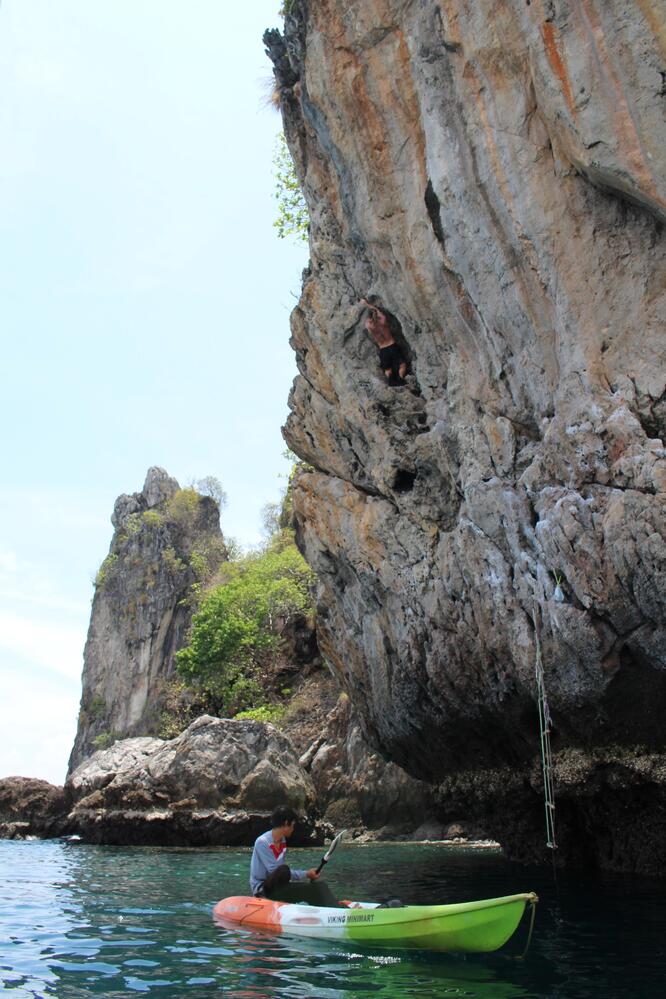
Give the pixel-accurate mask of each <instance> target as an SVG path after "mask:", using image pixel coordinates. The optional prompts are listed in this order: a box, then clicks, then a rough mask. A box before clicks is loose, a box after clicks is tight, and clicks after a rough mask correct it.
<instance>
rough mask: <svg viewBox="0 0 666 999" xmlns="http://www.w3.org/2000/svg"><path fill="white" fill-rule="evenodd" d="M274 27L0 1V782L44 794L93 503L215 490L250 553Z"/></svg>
mask: <svg viewBox="0 0 666 999" xmlns="http://www.w3.org/2000/svg"><path fill="white" fill-rule="evenodd" d="M278 8H279V2H278V0H253V2H252V3H251V4H233V5H232V4H223V3H220V2H219V0H192V2H191V3H188V4H182V3H169V2H165V0H113V2H112V3H96V2H91V0H58V2H57V3H56V2H53V0H3V2H2V4H0V94H1V95H2V100H1V102H0V147H1V148H2V156H0V295H1V297H2V302H3V315H2V328H1V333H0V335H1V336H2V358H3V384H2V393H0V408H1V412H0V416H1V426H2V454H3V461H2V465H1V470H0V690H1V691H2V696H1V698H0V731H1V733H2V737H1V739H0V777H2V776H8V775H10V774H19V775H22V776H34V777H42V778H45V779H47V780H50V781H52V782H54V783H61V782H62V780H63V779H64V775H65V769H66V765H67V757H68V755H69V751H70V749H71V746H72V743H73V739H74V733H75V727H76V716H77V712H78V700H79V696H80V674H81V666H82V654H83V646H84V643H85V636H86V631H87V626H88V620H89V615H90V600H91V597H92V580H93V578H94V575H95V572H96V570H97V567H98V566H99V564H100V562H101V561H102V559H103V558H104V556H105V555H106V552H107V551H108V546H109V542H110V540H111V535H112V527H111V523H110V519H109V518H110V515H111V512H112V509H113V503H114V500H115V498H116V497H117V496H118V495H119V494H120V493H123V492H135V491H137V490H140V489H141V487H142V485H143V481H144V478H145V474H146V471H147V469H148V468H149V467H150V466H151V465H161V466H163V467H164V468H166V469H167V471H168V472H169V474H171V475H173V476H175V477H176V478H177V479H178V480H179V481H180V483H181V485H187V484H188V483H189V482H191V481H192V480H194V479H197V478H201V477H203V476H206V475H214V476H217V477H218V478H219V479H220V480H221V481H222V483H223V485H224V488H225V489H226V492H227V494H228V497H229V506H228V508H227V510H225V511H224V512H223V516H222V527H223V530H224V532H225V533H226V534H227V535H228V536H231V537H235V538H237V539H238V540H239V541H240V542H241V543H243V544H245V545H251V544H253V543H256V542H257V541H258V540H259V536H260V511H261V508H262V507H263V505H264V504H265V503H267V502H269V501H271V500H275V499H277V498H278V496H279V493H280V490H281V488H282V487H283V485H284V479H283V478H281V476H283V475H284V474H285V472H286V470H287V466H286V462H285V460H284V458H283V457H282V451H283V449H284V444H283V442H282V439H281V436H280V425H281V424H282V423H283V422H284V419H285V416H286V413H287V404H286V400H287V395H288V391H289V387H290V384H291V381H292V379H293V377H294V374H295V365H294V360H293V355H292V353H291V351H290V348H289V346H288V339H289V327H288V317H289V312H290V311H291V309H292V308H293V306H294V304H295V301H296V296H297V294H298V289H299V285H300V272H301V269H302V267H304V266H305V265H306V263H307V250H306V249H305V248H304V247H303V246H302V245H301V246H297V245H293V244H292V245H289V244H288V243H286V242H281V241H280V240H278V239H277V237H276V236H275V233H274V230H273V228H272V222H273V219H274V217H275V201H274V197H273V189H274V178H273V171H272V158H273V150H274V145H275V139H276V136H277V133H278V131H279V128H280V122H279V117H278V115H277V114H276V113H275V112H274V111H273V110H272V109H271V108H269V107H268V105H267V101H266V95H267V93H268V91H269V90H270V78H271V67H270V63H269V61H268V59H267V57H266V56H265V55H264V52H263V45H262V42H261V36H262V33H263V31H264V29H265V28H267V27H275V26H279V24H280V19H279V17H278V15H277V11H278Z"/></svg>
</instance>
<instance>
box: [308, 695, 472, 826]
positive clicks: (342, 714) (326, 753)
mask: <svg viewBox="0 0 666 999" xmlns="http://www.w3.org/2000/svg"><path fill="white" fill-rule="evenodd" d="M300 763H301V764H302V765H303V766H304V767H305V768H306V770H307V771H308V773H309V774H310V777H311V778H312V782H313V784H314V787H315V791H316V793H317V805H318V808H319V810H320V812H321V814H322V817H323V819H324V820H325V821H326V822H328V823H329V824H330V825H331V826H333V827H334V828H336V829H340V828H343V827H344V828H347V829H356V830H366V835H368V834H369V835H370V836H371V838H380V839H382V838H386V839H393V838H398V837H400V838H403V837H412V838H414V839H420V838H424V839H432V838H439V839H441V838H442V837H443V836H444V833H445V830H444V826H443V825H442V822H441V821H440V808H439V801H438V795H437V794H436V792H435V790H434V788H432V787H431V786H430V785H429V784H427V783H425V782H424V781H420V780H416V779H415V778H414V777H410V776H409V774H407V773H405V771H404V770H402V769H401V768H400V767H399V766H397V765H396V764H395V763H387V762H386V760H384V759H382V757H381V756H380V755H379V754H378V753H375V752H373V751H372V749H371V748H370V747H369V746H368V744H367V743H366V741H365V739H364V738H363V735H362V732H361V727H360V725H359V723H358V721H356V719H355V718H354V716H353V714H352V711H351V703H350V701H349V698H348V697H347V696H346V695H344V694H343V695H342V696H341V697H340V698H339V700H338V703H337V704H336V706H335V707H334V708H333V710H332V711H331V712H330V713H329V715H328V717H327V719H326V722H325V725H324V727H323V731H322V734H321V735H320V737H319V738H318V739H316V740H315V741H314V742H313V743H312V744H311V745H310V746H309V748H308V749H307V750H306V752H305V753H303V755H302V756H301V758H300ZM461 814H465V813H464V812H462V813H461Z"/></svg>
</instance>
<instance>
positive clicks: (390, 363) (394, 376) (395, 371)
mask: <svg viewBox="0 0 666 999" xmlns="http://www.w3.org/2000/svg"><path fill="white" fill-rule="evenodd" d="M379 363H380V364H381V367H382V371H389V370H390V372H391V375H390V377H389V385H403V384H404V379H402V378H401V377H400V365H401V364H405V363H406V358H405V355H404V354H403V352H402V351H401V350H400V347H399V346H398V345H397V343H390V344H389V345H388V347H380V348H379Z"/></svg>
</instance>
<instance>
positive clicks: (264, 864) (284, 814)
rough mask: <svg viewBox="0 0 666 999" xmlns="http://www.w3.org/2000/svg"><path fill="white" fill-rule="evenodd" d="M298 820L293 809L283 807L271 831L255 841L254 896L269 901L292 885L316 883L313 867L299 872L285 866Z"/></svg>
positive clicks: (272, 823) (276, 816)
mask: <svg viewBox="0 0 666 999" xmlns="http://www.w3.org/2000/svg"><path fill="white" fill-rule="evenodd" d="M297 819H298V816H297V814H296V812H295V811H294V809H293V808H289V807H287V806H281V807H279V808H276V809H275V811H274V812H273V814H272V815H271V828H270V829H269V830H268V832H265V833H262V834H261V836H258V837H257V839H256V840H255V844H254V850H253V851H252V861H251V863H250V888H251V890H252V894H253V895H260V896H263V897H265V898H270V897H271V896H272V895H273V893H275V892H277V891H279V890H280V889H281V888H284V886H285V885H288V884H289V883H290V882H292V881H308V880H309V881H310V882H313V881H316V880H317V878H318V877H319V874H318V873H317V871H316V870H315V869H314V867H313V868H312V869H311V870H309V871H296V870H294V869H293V868H291V867H289V866H288V865H287V864H285V862H284V861H285V857H286V855H287V840H288V839H289V837H290V836H291V834H292V833H293V831H294V829H295V827H296V820H297Z"/></svg>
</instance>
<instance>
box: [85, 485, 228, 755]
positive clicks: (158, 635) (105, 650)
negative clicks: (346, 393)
mask: <svg viewBox="0 0 666 999" xmlns="http://www.w3.org/2000/svg"><path fill="white" fill-rule="evenodd" d="M111 522H112V524H113V526H114V528H115V532H114V535H113V540H112V542H111V547H110V549H109V554H108V556H107V558H106V559H105V560H104V562H103V563H102V566H101V568H100V570H99V572H98V574H97V580H96V584H95V596H94V599H93V606H92V615H91V620H90V627H89V630H88V640H87V643H86V647H85V652H84V665H83V677H82V696H81V710H80V714H79V724H78V730H77V734H76V741H75V743H74V748H73V750H72V755H71V757H70V761H69V771H70V773H71V771H72V770H73V769H74V768H75V767H77V766H78V765H79V763H80V762H81V761H82V760H83V759H85V757H86V756H89V755H90V753H92V752H94V751H95V749H96V748H100V746H104V745H105V744H107V745H108V744H109V743H110V742H112V741H113V740H114V739H116V738H122V737H125V736H133V735H149V734H155V733H156V732H157V731H158V728H159V722H160V714H161V709H162V699H163V693H164V686H165V684H166V682H167V681H168V679H169V678H170V677H171V675H172V674H173V670H174V655H175V653H176V652H177V651H178V649H179V648H181V647H182V646H183V645H184V644H185V636H186V633H187V629H188V627H189V624H190V620H191V615H192V608H191V604H190V601H189V597H190V594H191V587H192V586H193V584H196V583H197V582H198V581H199V580H200V579H201V578H202V577H203V576H205V575H206V574H207V573H209V572H212V571H214V569H215V568H216V567H217V565H219V563H220V561H221V560H223V559H224V558H226V557H227V556H226V549H225V547H224V542H223V539H222V535H221V533H220V523H219V508H218V505H217V503H216V502H215V500H213V499H212V498H210V497H208V496H200V495H198V494H197V493H196V492H195V491H194V490H193V489H180V487H179V485H178V483H177V482H176V480H175V479H173V478H171V477H170V476H169V475H167V473H166V472H165V471H164V470H163V469H161V468H151V469H149V471H148V475H147V477H146V482H145V485H144V487H143V490H142V491H141V492H140V493H134V494H133V495H131V496H127V495H123V496H120V497H119V498H118V499H117V500H116V504H115V507H114V511H113V516H112V518H111Z"/></svg>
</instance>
